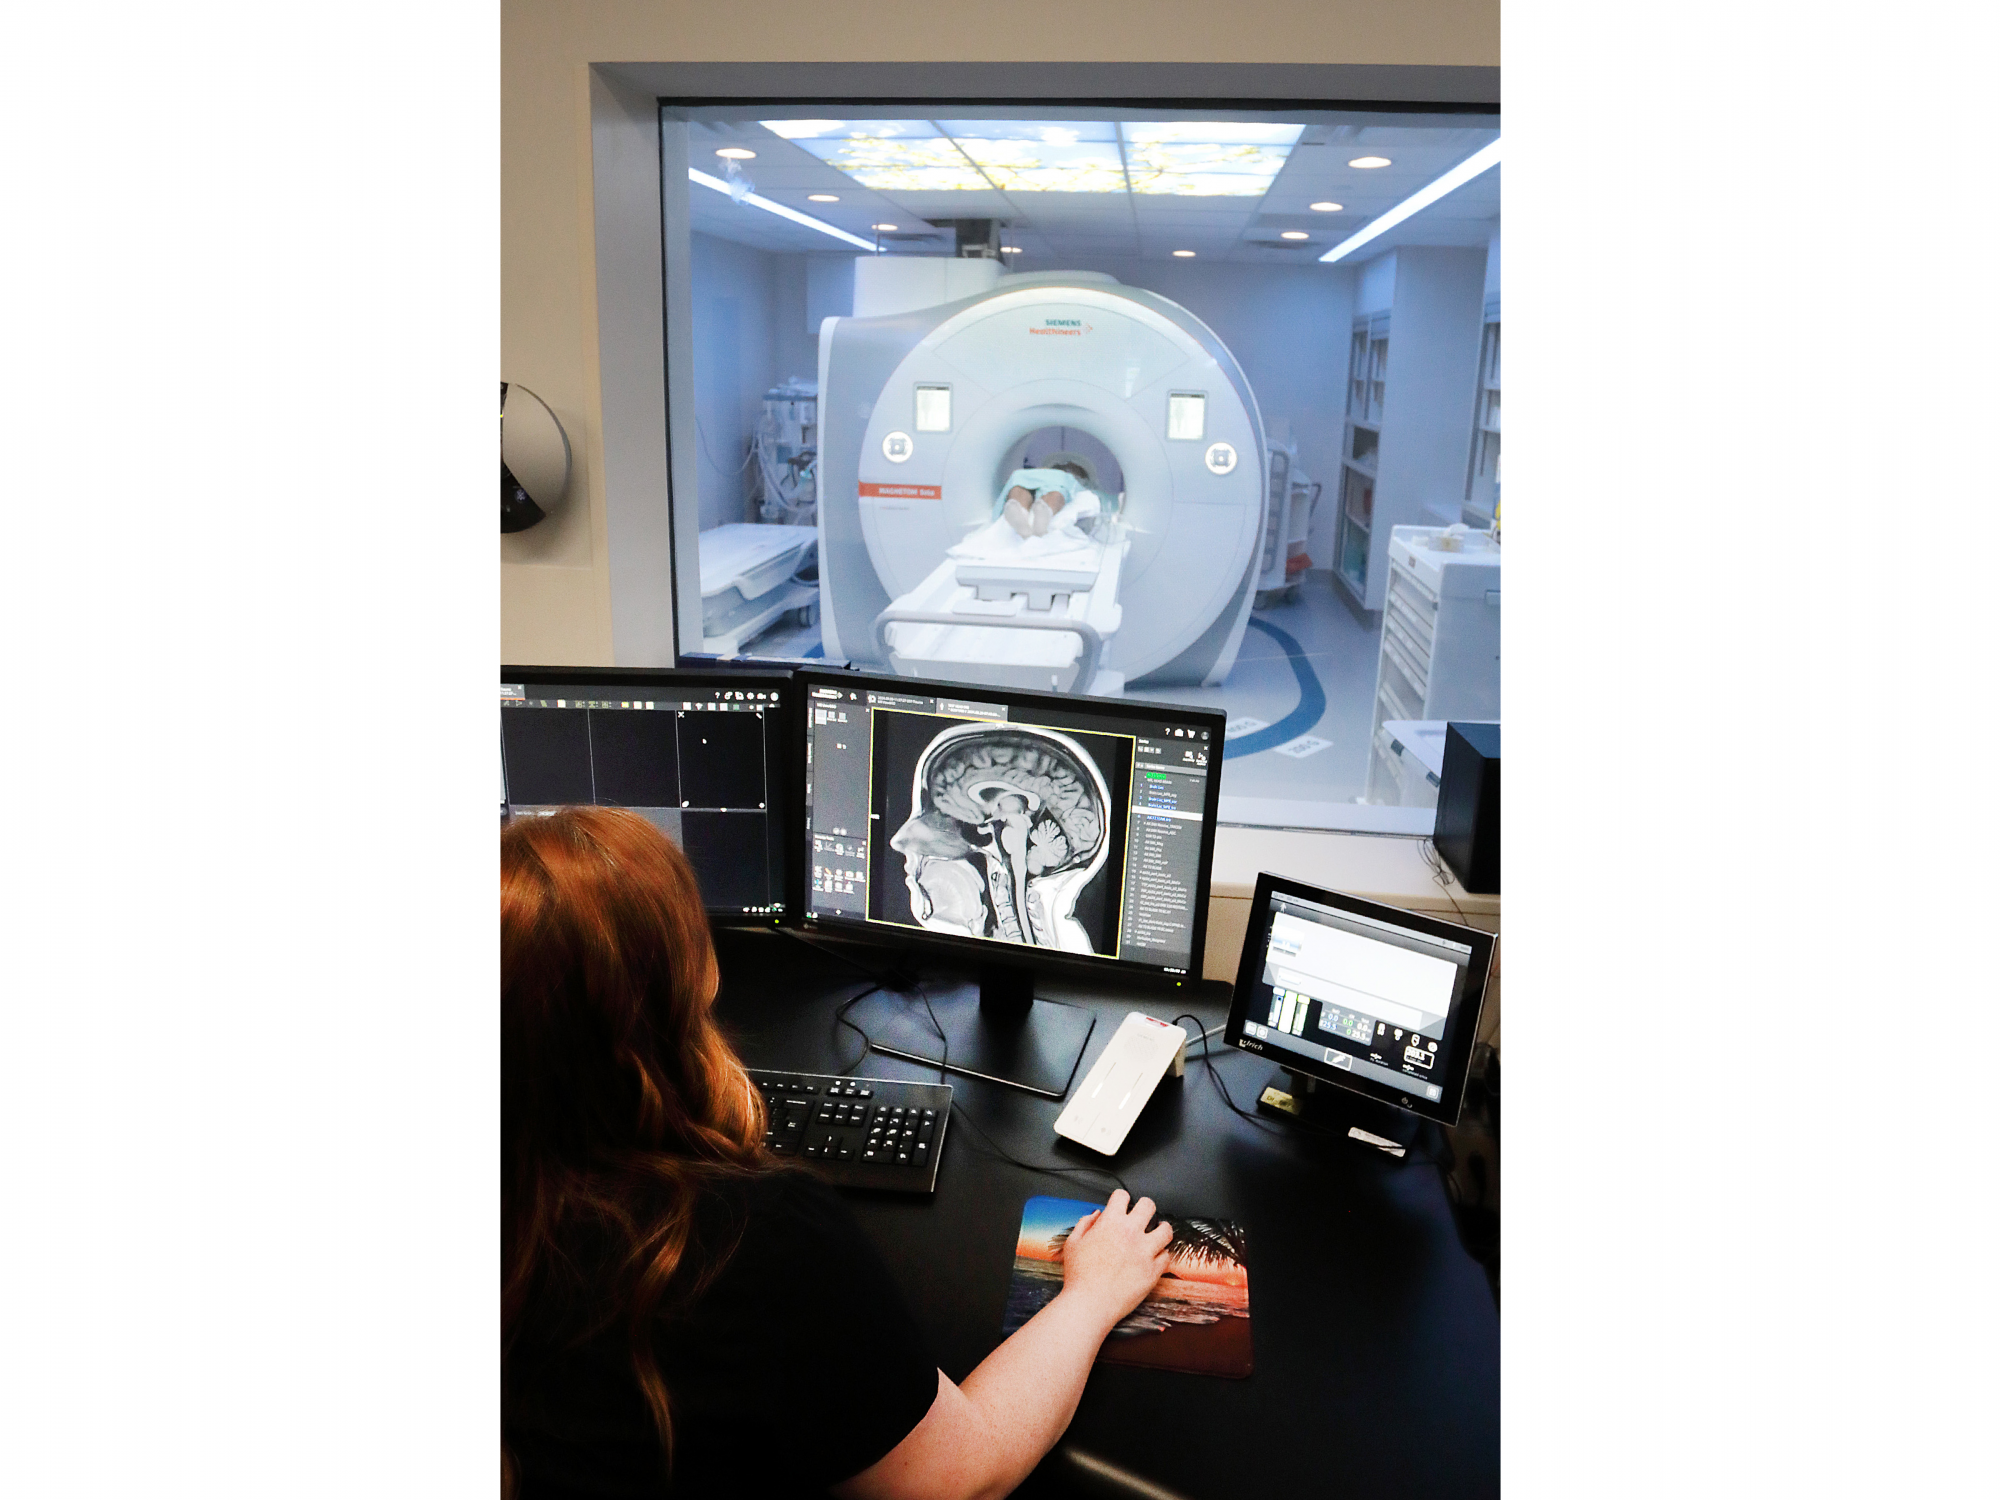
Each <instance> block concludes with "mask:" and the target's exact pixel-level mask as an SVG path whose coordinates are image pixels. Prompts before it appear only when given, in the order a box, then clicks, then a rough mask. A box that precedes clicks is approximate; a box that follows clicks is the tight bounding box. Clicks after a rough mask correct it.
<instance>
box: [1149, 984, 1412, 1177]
mask: <svg viewBox="0 0 2000 1500" xmlns="http://www.w3.org/2000/svg"><path fill="white" fill-rule="evenodd" d="M1174 1020H1175V1021H1176V1022H1177V1023H1178V1022H1180V1021H1183V1020H1187V1021H1192V1022H1194V1024H1195V1026H1196V1027H1197V1028H1201V1017H1200V1016H1197V1015H1195V1014H1194V1013H1193V1012H1192V1011H1182V1012H1181V1013H1180V1014H1179V1015H1177V1016H1175V1017H1174ZM1201 1060H1202V1061H1203V1062H1205V1063H1207V1064H1208V1080H1209V1082H1210V1083H1212V1084H1214V1085H1215V1087H1216V1089H1217V1091H1218V1092H1219V1093H1220V1094H1221V1095H1222V1102H1223V1103H1224V1104H1226V1105H1228V1106H1229V1109H1230V1112H1231V1113H1232V1114H1237V1115H1241V1116H1242V1117H1243V1118H1244V1119H1246V1120H1248V1121H1249V1122H1250V1123H1251V1124H1252V1125H1255V1126H1256V1127H1257V1128H1258V1129H1259V1130H1261V1131H1263V1132H1264V1133H1265V1134H1266V1135H1283V1134H1285V1127H1283V1126H1282V1125H1279V1124H1278V1123H1277V1122H1276V1121H1275V1120H1266V1119H1264V1118H1263V1117H1262V1116H1260V1115H1257V1114H1254V1113H1252V1112H1251V1111H1249V1110H1246V1109H1244V1108H1243V1107H1242V1106H1241V1105H1240V1104H1238V1103H1237V1102H1236V1100H1235V1097H1234V1096H1233V1095H1231V1094H1230V1092H1229V1085H1228V1084H1226V1083H1224V1082H1223V1081H1222V1073H1221V1071H1220V1070H1219V1069H1217V1067H1216V1066H1215V1058H1214V1056H1213V1055H1212V1054H1211V1053H1210V1052H1209V1050H1208V1035H1207V1032H1206V1030H1205V1029H1203V1034H1202V1038H1201ZM1417 1119H1418V1121H1419V1123H1420V1124H1421V1122H1422V1120H1423V1117H1422V1116H1421V1115H1419V1116H1418V1117H1417ZM1292 1124H1293V1125H1294V1126H1297V1127H1299V1128H1301V1129H1304V1130H1308V1131H1310V1132H1312V1133H1313V1134H1314V1135H1321V1136H1325V1137H1327V1138H1328V1139H1329V1140H1340V1141H1344V1140H1347V1139H1349V1136H1348V1134H1347V1132H1346V1131H1344V1130H1332V1129H1329V1128H1328V1127H1327V1126H1325V1125H1321V1124H1319V1123H1318V1122H1316V1121H1313V1120H1307V1119H1304V1118H1302V1117H1300V1116H1297V1115H1294V1116H1293V1117H1292ZM1403 1150H1404V1152H1405V1154H1406V1155H1407V1156H1408V1158H1409V1159H1411V1160H1415V1161H1421V1162H1428V1163H1429V1164H1430V1165H1432V1166H1434V1167H1436V1168H1437V1169H1438V1170H1439V1171H1443V1170H1444V1163H1443V1162H1441V1161H1439V1160H1438V1159H1437V1158H1436V1157H1435V1156H1432V1155H1431V1154H1430V1153H1429V1152H1426V1151H1419V1150H1417V1148H1416V1147H1415V1146H1405V1147H1404V1148H1403ZM1385 1154H1386V1153H1385Z"/></svg>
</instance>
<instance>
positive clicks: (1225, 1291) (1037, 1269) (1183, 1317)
mask: <svg viewBox="0 0 2000 1500" xmlns="http://www.w3.org/2000/svg"><path fill="white" fill-rule="evenodd" d="M1102 1207H1104V1205H1103V1204H1102V1203H1086V1202H1083V1201H1081V1200H1080V1199H1076V1198H1030V1199H1029V1200H1028V1204H1027V1207H1026V1208H1024V1209H1022V1211H1021V1235H1020V1238H1019V1239H1018V1240H1016V1241H1015V1242H1014V1279H1013V1282H1012V1283H1011V1284H1010V1285H1009V1286H1008V1288H1007V1318H1006V1323H1005V1326H1004V1327H1002V1329H1001V1336H1002V1337H1005V1336H1006V1335H1007V1334H1010V1333H1012V1332H1013V1331H1014V1330H1015V1329H1017V1328H1019V1327H1020V1326H1021V1325H1022V1324H1023V1323H1025V1322H1027V1321H1028V1319H1030V1318H1032V1317H1033V1316H1034V1315H1035V1314H1036V1313H1038V1312H1040V1311H1041V1310H1042V1309H1043V1308H1044V1307H1046V1306H1047V1305H1048V1304H1049V1302H1050V1300H1051V1299H1053V1298H1054V1296H1055V1294H1056V1293H1057V1292H1059V1291H1061V1290H1062V1277H1063V1272H1062V1246H1063V1242H1064V1241H1065V1240H1067V1239H1068V1238H1069V1235H1070V1231H1071V1230H1073V1229H1075V1228H1076V1226H1077V1222H1078V1221H1079V1220H1081V1219H1082V1218H1083V1216H1084V1215H1085V1214H1088V1213H1094V1212H1096V1211H1097V1210H1098V1209H1100V1208H1102ZM1162 1217H1164V1218H1165V1219H1166V1220H1167V1222H1168V1223H1170V1224H1172V1225H1173V1226H1174V1240H1173V1243H1172V1244H1171V1245H1169V1246H1168V1247H1167V1270H1166V1273H1165V1274H1164V1275H1163V1276H1161V1277H1160V1279H1159V1280H1158V1281H1156V1282H1154V1283H1153V1289H1152V1291H1150V1292H1148V1293H1147V1294H1146V1300H1145V1301H1144V1302H1141V1303H1140V1304H1139V1306H1138V1307H1137V1308H1136V1309H1134V1311H1133V1312H1132V1314H1131V1315H1130V1316H1129V1317H1127V1318H1126V1319H1125V1321H1124V1322H1122V1323H1120V1324H1119V1325H1118V1326H1117V1327H1116V1328H1114V1329H1112V1330H1111V1337H1109V1338H1108V1339H1106V1340H1105V1341H1104V1347H1103V1348H1102V1349H1100V1350H1099V1351H1098V1354H1097V1358H1098V1360H1099V1362H1100V1363H1103V1364H1107V1365H1145V1366H1148V1367H1150V1368H1152V1369H1156V1370H1179V1371H1182V1372H1183V1373H1185V1374H1189V1375H1223V1376H1227V1377H1229V1378H1231V1379H1241V1378H1242V1377H1243V1376H1245V1375H1248V1374H1249V1373H1250V1250H1249V1244H1248V1239H1247V1236H1245V1234H1244V1232H1243V1226H1242V1225H1240V1224H1232V1223H1230V1222H1229V1221H1228V1220H1226V1219H1202V1218H1193V1217H1182V1216H1180V1215H1177V1214H1163V1215H1162Z"/></svg>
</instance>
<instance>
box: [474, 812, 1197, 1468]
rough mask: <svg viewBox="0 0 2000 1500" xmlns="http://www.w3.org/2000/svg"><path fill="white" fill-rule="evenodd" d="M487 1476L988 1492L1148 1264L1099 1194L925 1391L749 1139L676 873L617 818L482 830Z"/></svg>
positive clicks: (862, 1287) (604, 815)
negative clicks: (1041, 1290) (973, 1363)
mask: <svg viewBox="0 0 2000 1500" xmlns="http://www.w3.org/2000/svg"><path fill="white" fill-rule="evenodd" d="M500 851H501V858H500V998H501V1005H500V1028H501V1030H500V1038H501V1103H500V1115H501V1173H502V1176H501V1267H502V1294H501V1386H502V1459H503V1488H504V1489H505V1491H507V1492H508V1493H509V1494H511V1495H513V1496H518V1497H519V1500H551V1497H564V1500H567V1497H572V1496H585V1495H589V1496H628V1495H662V1494H671V1495H675V1496H697V1495H722V1494H728V1495H732V1496H743V1495H794V1494H797V1495H807V1494H826V1493H832V1494H834V1495H837V1496H841V1497H844V1500H902V1497H909V1500H953V1497H986V1496H999V1495H1004V1494H1006V1493H1008V1491H1010V1490H1012V1489H1013V1488H1014V1486H1016V1485H1017V1484H1019V1483H1020V1481H1021V1480H1022V1479H1023V1478H1024V1477H1025V1476H1026V1475H1027V1473H1028V1472H1029V1470H1031V1469H1032V1468H1033V1467H1034V1466H1035V1464H1036V1463H1037V1462H1038V1461H1039V1460H1040V1458H1041V1457H1042V1455H1043V1454H1044V1453H1046V1452H1047V1451H1048V1450H1049V1448H1050V1447H1052V1446H1053V1445H1054V1443H1055V1440H1056V1439H1057V1438H1058V1437H1060V1436H1061V1435H1062V1431H1063V1429H1064V1428H1065V1427H1067V1426H1068V1425H1069V1420H1070V1417H1071V1416H1072V1415H1073V1414H1074V1413H1075V1410H1076V1403H1077V1400H1078V1398H1079V1396H1080V1395H1081V1394H1082V1391H1083V1383H1084V1378H1085V1376H1086V1375H1087V1374H1088V1373H1089V1369H1090V1363H1091V1360H1092V1359H1093V1358H1094V1357H1095V1355H1096V1353H1097V1348H1098V1345H1099V1344H1101V1343H1102V1342H1103V1340H1104V1338H1105V1336H1106V1335H1107V1334H1108V1333H1109V1332H1110V1330H1111V1328H1112V1327H1113V1325H1115V1324H1116V1323H1117V1322H1118V1320H1119V1319H1120V1318H1122V1317H1124V1315H1125V1314H1126V1313H1128V1312H1130V1311H1131V1310H1132V1309H1133V1308H1134V1307H1136V1306H1138V1304H1139V1302H1140V1301H1141V1300H1142V1299H1143V1298H1144V1296H1145V1294H1146V1292H1147V1291H1148V1289H1150V1288H1151V1286H1152V1285H1153V1282H1154V1281H1155V1280H1156V1279H1157V1277H1158V1276H1159V1274H1160V1272H1161V1271H1162V1270H1163V1269H1164V1268H1165V1264H1166V1246H1167V1243H1168V1241H1169V1239H1170V1238H1171V1230H1170V1229H1169V1228H1168V1226H1166V1225H1164V1224H1162V1225H1159V1226H1156V1227H1155V1228H1154V1229H1153V1230H1152V1231H1151V1232H1150V1233H1148V1232H1147V1231H1146V1223H1147V1221H1148V1219H1150V1218H1151V1217H1152V1211H1153V1205H1152V1202H1151V1200H1150V1199H1145V1198H1141V1199H1140V1200H1139V1201H1138V1202H1137V1203H1136V1204H1135V1203H1131V1202H1129V1201H1128V1200H1127V1199H1126V1196H1125V1195H1124V1194H1123V1193H1118V1194H1114V1195H1113V1197H1112V1200H1111V1202H1110V1203H1109V1204H1108V1205H1107V1206H1106V1208H1105V1210H1104V1211H1103V1212H1102V1213H1100V1214H1096V1215H1093V1216H1091V1217H1090V1218H1088V1219H1086V1220H1084V1222H1083V1223H1082V1224H1081V1225H1079V1226H1078V1227H1077V1230H1076V1231H1075V1233H1073V1234H1072V1235H1071V1237H1070V1239H1069V1241H1068V1243H1067V1244H1066V1245H1065V1246H1064V1250H1063V1277H1064V1281H1063V1290H1062V1292H1061V1293H1060V1294H1059V1295H1058V1296H1057V1297H1056V1298H1055V1299H1054V1300H1053V1301H1051V1302H1050V1303H1049V1305H1048V1306H1047V1307H1045V1308H1044V1309H1043V1310H1042V1311H1041V1312H1040V1313H1039V1314H1038V1315H1037V1316H1036V1317H1035V1318H1034V1319H1033V1320H1031V1321H1030V1322H1029V1323H1028V1324H1027V1325H1026V1326H1024V1327H1023V1328H1021V1329H1020V1330H1019V1331H1018V1332H1017V1333H1015V1334H1014V1335H1013V1337H1011V1338H1009V1339H1008V1340H1007V1341H1006V1342H1005V1343H1003V1344H1002V1345H1001V1346H1000V1347H999V1348H998V1349H996V1350H994V1352H993V1353H992V1354H991V1355H989V1356H988V1357H987V1359H986V1360H985V1361H984V1362H983V1363H982V1364H981V1365H980V1366H979V1368H978V1369H976V1370H974V1371H973V1372H972V1374H971V1375H970V1376H968V1377H967V1379H966V1381H965V1384H964V1385H963V1386H959V1385H955V1384H953V1383H952V1381H951V1380H950V1379H948V1378H947V1377H946V1376H945V1374H944V1372H943V1371H941V1370H939V1369H938V1368H937V1367H936V1363H935V1361H934V1360H933V1359H932V1358H931V1357H930V1356H929V1354H928V1353H926V1352H925V1349H924V1341H923V1338H922V1335H921V1334H920V1332H919V1331H918V1329H917V1327H916V1325H915V1323H914V1321H913V1320H912V1319H911V1317H910V1314H909V1312H908V1310H907V1309H906V1308H905V1307H904V1305H903V1302H902V1299H901V1297H900V1296H899V1295H898V1293H897V1291H896V1288H895V1285H894V1283H893V1282H892V1281H891V1280H890V1279H889V1276H888V1273H887V1271H886V1270H885V1269H884V1267H883V1266H882V1264H881V1261H880V1259H879V1257H878V1256H877V1255H876V1254H875V1252H874V1251H873V1249H872V1247H871V1246H870V1245H869V1244H868V1242H867V1240H866V1239H865V1238H864V1237H863V1235H862V1233H861V1231H860V1229H859V1228H858V1226H857V1225H856V1224H855V1222H854V1219H853V1216H852V1215H851V1214H850V1213H849V1212H848V1210H847V1208H846V1206H845V1205H844V1204H842V1203H841V1201H840V1200H839V1198H838V1197H836V1196H835V1195H834V1193H833V1192H832V1191H831V1190H830V1189H828V1188H827V1187H826V1186H825V1185H824V1184H822V1183H820V1182H819V1181H818V1179H816V1178H814V1177H813V1176H811V1174H810V1173H809V1172H807V1171H806V1170H804V1169H802V1168H800V1167H797V1166H793V1165H790V1164H785V1163H780V1162H778V1161H775V1160H773V1159H772V1158H771V1157H770V1156H769V1154H768V1153H766V1152H765V1150H764V1149H763V1144H762V1142H763V1137H764V1113H763V1103H762V1100H761V1099H760V1098H759V1096H758V1093H757V1090H756V1089H755V1088H754V1087H753V1086H752V1085H751V1083H750V1080H749V1077H748V1075H746V1074H745V1073H744V1071H743V1065H742V1064H741V1063H740V1062H739V1061H738V1060H737V1058H736V1056H735V1054H734V1053H733V1052H732V1051H731V1050H730V1048H729V1044H728V1043H727V1042H726V1041H725V1040H724V1038H723V1036H722V1033H721V1031H720V1030H719V1029H718V1028H717V1026H716V1023H715V1018H714V1014H713V1010H714V1001H715V993H716V985H717V971H716V965H715V950H714V947H713V945H712V943H711V942H710V940H709V933H708V925H707V919H706V916H705V914H704V912H703V908H702V902H701V896H700V893H699V891H698V890H697V888H696V886H695V879H694V873H693V871H692V870H691V869H690V868H689V867H688V863H687V860H686V859H685V858H684V857H683V856H682V855H681V853H680V851H679V850H678V849H676V848H675V847H674V846H673V844H672V843H671V842H670V841H669V840H668V839H667V838H666V837H665V836H664V835H663V834H661V833H660V832H659V830H657V829H656V828H654V827H653V826H652V825H651V824H650V823H648V822H646V821H645V820H644V819H643V818H640V817H638V816H637V815H635V814H632V813H627V812H621V811H616V810H612V809H607V808H592V807H577V808H569V809H566V810H564V811H562V812H559V813H556V814H555V815H553V816H550V817H538V818H525V819H517V820H515V821H514V822H513V823H511V824H509V825H508V826H507V827H506V828H505V829H504V830H503V832H502V833H501V839H500Z"/></svg>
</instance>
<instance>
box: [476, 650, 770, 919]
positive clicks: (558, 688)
mask: <svg viewBox="0 0 2000 1500" xmlns="http://www.w3.org/2000/svg"><path fill="white" fill-rule="evenodd" d="M797 732H798V719H797V712H796V707H795V697H794V693H793V689H792V685H791V681H790V678H789V676H788V674H786V673H783V672H772V671H765V672H741V671H685V670H679V669H675V668H614V667H502V668H501V669H500V808H501V814H502V816H503V817H522V816H527V815H531V814H536V813H546V812H553V811H554V810H555V809H557V808H558V807H565V806H569V805H572V804H575V803H592V804H595V805H597V806H599V807H626V808H630V809H631V810H632V811H633V812H636V813H638V814H639V815H640V816H641V817H643V818H645V819H646V820H647V821H648V822H650V823H652V824H653V825H655V826H656V827H658V828H659V829H661V830H662V831H663V832H664V833H665V834H666V835H667V837H669V838H671V839H672V840H673V841H674V842H675V843H676V844H678V845H680V847H681V849H682V850H683V851H684V852H685V853H686V854H687V857H688V862H689V863H690V864H692V865H693V866H694V873H695V878H696V879H697V880H698V881H699V882H700V884H701V894H702V900H703V903H704V904H705V905H706V906H707V908H708V912H709V915H710V917H711V918H712V919H714V920H715V921H718V922H724V923H732V924H735V923H752V924H757V925H775V924H777V923H779V922H782V921H785V920H788V919H791V918H795V917H796V916H797V914H798V869H799V865H798V858H797V856H798V847H797V839H796V838H795V837H794V836H793V835H792V833H791V830H792V829H793V828H794V827H795V826H796V820H797V808H798V790H797V782H796V780H795V779H794V778H795V767H796V764H797V759H798V753H797V748H796V746H797Z"/></svg>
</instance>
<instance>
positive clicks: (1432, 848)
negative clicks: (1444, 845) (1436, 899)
mask: <svg viewBox="0 0 2000 1500" xmlns="http://www.w3.org/2000/svg"><path fill="white" fill-rule="evenodd" d="M1417 847H1418V848H1419V849H1420V850H1422V851H1423V856H1424V863H1425V864H1427V865H1429V866H1430V867H1431V879H1432V880H1434V881H1435V882H1437V888H1438V889H1439V890H1441V891H1443V892H1444V898H1445V900H1447V901H1449V902H1450V903H1451V909H1452V910H1453V911H1455V912H1457V913H1458V920H1459V921H1461V922H1463V923H1465V925H1466V926H1467V927H1470V926H1471V925H1472V923H1471V922H1470V921H1467V919H1466V915H1465V908H1464V907H1462V906H1460V905H1459V904H1458V897H1456V896H1454V895H1453V894H1452V893H1451V872H1450V871H1449V870H1447V869H1446V868H1445V867H1444V857H1443V856H1442V855H1441V854H1439V853H1438V851H1437V845H1436V844H1434V843H1432V842H1431V841H1430V840H1429V839H1425V840H1423V842H1421V843H1420V844H1418V845H1417Z"/></svg>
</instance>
